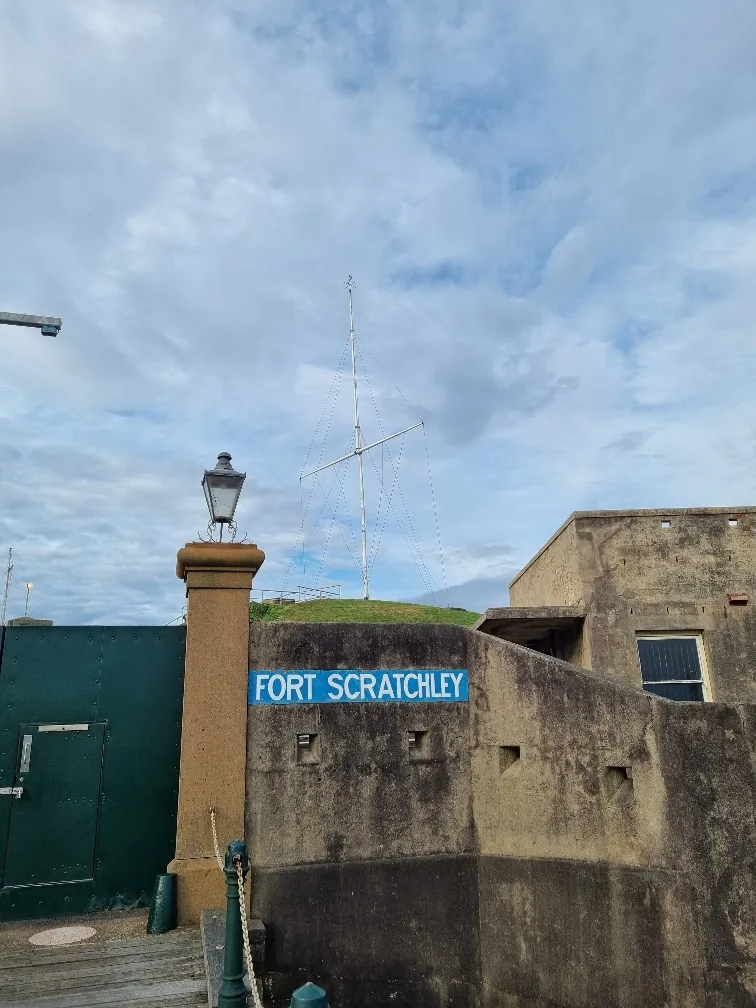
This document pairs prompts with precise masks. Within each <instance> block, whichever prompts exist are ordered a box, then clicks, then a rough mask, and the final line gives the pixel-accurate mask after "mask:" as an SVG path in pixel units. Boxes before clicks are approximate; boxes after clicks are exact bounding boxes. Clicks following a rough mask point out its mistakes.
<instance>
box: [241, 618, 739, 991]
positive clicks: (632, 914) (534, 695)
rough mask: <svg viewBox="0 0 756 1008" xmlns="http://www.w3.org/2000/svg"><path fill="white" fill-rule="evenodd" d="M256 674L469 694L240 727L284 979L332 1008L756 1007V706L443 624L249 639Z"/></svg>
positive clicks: (264, 901) (253, 710)
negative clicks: (315, 675) (425, 676)
mask: <svg viewBox="0 0 756 1008" xmlns="http://www.w3.org/2000/svg"><path fill="white" fill-rule="evenodd" d="M251 665H252V667H253V668H259V669H267V668H312V669H317V668H333V669H336V668H423V667H425V668H428V667H457V668H461V667H467V668H468V669H469V672H470V701H469V703H467V704H364V705H363V704H344V705H339V704H332V705H307V706H296V707H278V706H276V707H250V708H248V736H247V744H248V762H247V805H246V838H247V842H248V843H249V844H250V848H251V852H252V859H253V865H254V869H253V876H254V877H253V891H254V902H253V912H254V913H255V915H258V916H260V917H261V918H262V919H263V920H264V921H265V923H266V925H267V926H268V929H269V934H270V936H271V940H270V949H269V955H270V961H271V963H272V967H273V969H274V970H277V971H281V972H283V973H287V972H288V973H290V974H292V975H294V974H296V975H297V976H298V977H301V976H305V975H306V976H308V977H309V978H311V979H321V980H322V981H323V982H324V984H325V985H326V986H327V988H328V990H329V994H331V998H332V1003H337V1004H339V1005H343V1006H350V1005H355V1006H356V1005H358V1004H359V1005H364V1006H369V1005H385V1004H391V1005H396V1006H403V1005H410V1004H412V1005H417V1004H418V1003H423V1004H426V1005H431V1006H439V1008H440V1006H442V1005H443V1006H447V1005H454V1006H471V1008H472V1006H486V1008H487V1006H491V1008H493V1006H503V1008H649V1006H654V1008H657V1006H658V1008H663V1006H664V1005H667V1008H745V1006H746V1005H754V1004H755V1003H756V893H754V883H753V871H752V867H753V860H754V853H753V852H754V850H756V822H755V821H754V805H755V802H754V800H755V799H756V774H755V770H754V758H753V753H754V742H756V710H755V709H754V708H752V707H747V706H741V707H733V706H726V705H722V704H706V705H697V704H674V703H671V702H668V701H663V700H658V699H656V698H653V697H650V696H647V695H645V694H643V693H641V692H640V691H638V690H635V689H631V688H629V687H627V686H625V685H623V684H622V683H621V682H617V681H616V680H614V679H611V678H608V677H603V676H600V675H597V674H595V673H590V672H586V671H584V670H582V669H578V668H575V667H574V666H571V665H568V664H566V663H564V662H560V661H557V660H555V659H552V658H548V657H546V656H544V655H541V654H538V653H535V652H533V651H530V650H528V649H526V648H521V647H518V646H517V645H514V644H510V643H508V642H505V641H500V640H497V639H495V638H492V637H489V636H487V635H484V634H480V633H476V632H474V631H469V630H465V629H463V628H457V627H451V626H443V627H441V626H433V627H429V626H396V625H395V626H376V625H372V626H371V625H349V624H330V625H329V624H321V625H313V624H294V623H291V624H284V623H281V624H256V625H254V626H253V628H252V633H251ZM417 730H423V731H427V732H428V741H429V746H428V750H427V753H426V758H425V759H424V760H421V761H414V760H411V759H410V755H409V751H408V748H407V744H406V733H407V732H408V731H417ZM298 732H299V733H302V732H307V733H315V732H316V733H317V734H318V740H317V743H318V746H319V759H320V761H319V763H314V764H308V765H300V764H297V761H296V760H297V757H296V747H295V736H296V733H298Z"/></svg>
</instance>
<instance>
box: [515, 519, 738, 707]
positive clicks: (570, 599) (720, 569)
mask: <svg viewBox="0 0 756 1008" xmlns="http://www.w3.org/2000/svg"><path fill="white" fill-rule="evenodd" d="M731 518H732V519H736V520H737V522H738V524H737V525H736V526H730V524H729V520H730V519H731ZM663 521H669V522H670V527H669V528H665V527H663V526H662V522H663ZM571 551H572V552H571ZM576 569H577V573H576ZM738 593H744V594H746V595H750V600H749V603H748V604H747V605H742V606H733V605H730V604H729V602H728V595H731V594H738ZM510 599H511V603H512V605H513V606H524V607H528V606H543V605H575V604H580V605H582V606H583V607H584V609H585V612H586V618H585V624H584V630H583V634H582V641H581V647H580V648H579V649H578V650H576V651H575V652H574V654H571V655H569V657H570V660H571V661H574V662H575V663H576V664H579V665H583V666H584V667H586V668H593V669H599V670H601V671H602V672H605V673H607V674H611V675H616V676H617V677H618V678H621V679H624V680H625V681H626V682H629V683H632V684H633V685H640V682H641V678H640V669H639V666H638V655H637V650H636V636H637V635H638V634H644V633H660V632H672V633H675V632H679V633H691V632H697V633H701V634H702V639H703V645H704V650H705V653H706V663H707V666H708V673H709V686H710V696H709V699H712V700H716V701H722V702H729V703H732V702H746V703H754V702H756V677H754V675H753V668H754V667H756V508H753V507H749V508H742V507H741V508H734V509H729V510H728V509H725V508H702V509H698V510H696V509H677V510H672V511H660V510H649V511H603V512H602V511H596V512H590V511H588V512H576V513H575V514H573V515H571V516H570V518H569V519H568V520H567V522H566V523H565V524H564V525H563V526H562V528H561V529H560V530H559V531H558V532H557V533H556V535H555V536H553V537H552V539H551V540H550V541H549V543H547V544H546V546H544V547H543V549H541V550H540V551H539V552H538V553H537V554H536V556H535V557H534V558H533V560H531V562H530V563H529V564H528V566H527V567H525V568H524V569H523V571H521V572H520V573H519V574H518V575H517V577H516V578H515V579H514V581H513V582H512V584H511V585H510Z"/></svg>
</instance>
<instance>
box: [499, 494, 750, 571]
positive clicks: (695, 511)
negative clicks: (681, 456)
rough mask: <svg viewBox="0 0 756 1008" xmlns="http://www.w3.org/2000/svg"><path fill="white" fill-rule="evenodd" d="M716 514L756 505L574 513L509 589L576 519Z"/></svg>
mask: <svg viewBox="0 0 756 1008" xmlns="http://www.w3.org/2000/svg"><path fill="white" fill-rule="evenodd" d="M716 514H726V515H732V516H733V517H737V516H738V515H743V514H756V505H752V504H748V505H746V506H745V507H744V506H742V505H741V506H739V507H691V508H625V509H621V510H618V511H573V512H572V514H571V515H570V516H569V518H567V520H566V521H564V522H563V523H562V524H561V525H560V526H559V528H558V529H557V530H556V532H555V533H554V534H553V535H552V536H551V538H550V539H547V540H546V542H545V543H544V544H543V546H541V548H540V549H539V550H538V552H537V553H534V554H533V556H532V557H531V558H530V560H528V562H527V563H526V564H525V566H524V567H522V568H521V569H520V570H519V571H518V572H517V573H516V574H515V576H514V577H513V578H512V580H511V581H510V582H509V587H510V588H511V587H512V585H513V584H515V582H516V581H518V580H519V579H520V578H521V577H522V575H523V574H524V573H525V572H526V571H527V570H528V569H529V568H530V567H532V566H533V564H534V563H535V562H536V560H537V559H538V558H539V557H540V556H541V554H542V553H545V552H546V550H547V549H548V548H549V547H550V546H551V545H552V543H553V542H554V541H555V540H556V539H558V538H559V536H560V535H561V534H562V532H564V530H565V529H566V528H567V526H568V525H569V524H570V523H571V522H573V521H575V519H576V518H581V519H587V518H643V517H651V518H652V517H654V516H656V517H658V518H667V517H669V516H671V515H716Z"/></svg>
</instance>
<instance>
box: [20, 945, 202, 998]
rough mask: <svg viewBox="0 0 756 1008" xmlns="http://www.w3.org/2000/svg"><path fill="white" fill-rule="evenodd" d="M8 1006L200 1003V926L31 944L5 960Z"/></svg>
mask: <svg viewBox="0 0 756 1008" xmlns="http://www.w3.org/2000/svg"><path fill="white" fill-rule="evenodd" d="M0 1005H2V1006H3V1008H163V1006H164V1008H199V1006H203V1008H204V1006H205V1005H207V985H206V980H205V969H204V959H203V954H202V943H201V940H200V935H199V931H197V930H194V929H182V930H181V931H173V932H169V934H167V935H152V936H145V937H139V938H134V939H127V940H124V941H112V942H102V943H100V944H93V943H87V944H85V945H77V946H68V947H65V948H59V949H31V950H30V951H28V952H23V953H19V952H16V953H12V954H11V955H8V956H4V957H3V958H2V960H1V961H0Z"/></svg>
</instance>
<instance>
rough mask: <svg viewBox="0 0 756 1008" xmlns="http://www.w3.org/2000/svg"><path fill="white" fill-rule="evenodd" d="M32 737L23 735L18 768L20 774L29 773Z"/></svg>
mask: <svg viewBox="0 0 756 1008" xmlns="http://www.w3.org/2000/svg"><path fill="white" fill-rule="evenodd" d="M32 740H33V736H32V735H24V740H23V743H22V745H21V765H20V766H19V768H18V772H19V773H20V774H27V773H29V764H30V763H31V747H32Z"/></svg>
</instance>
